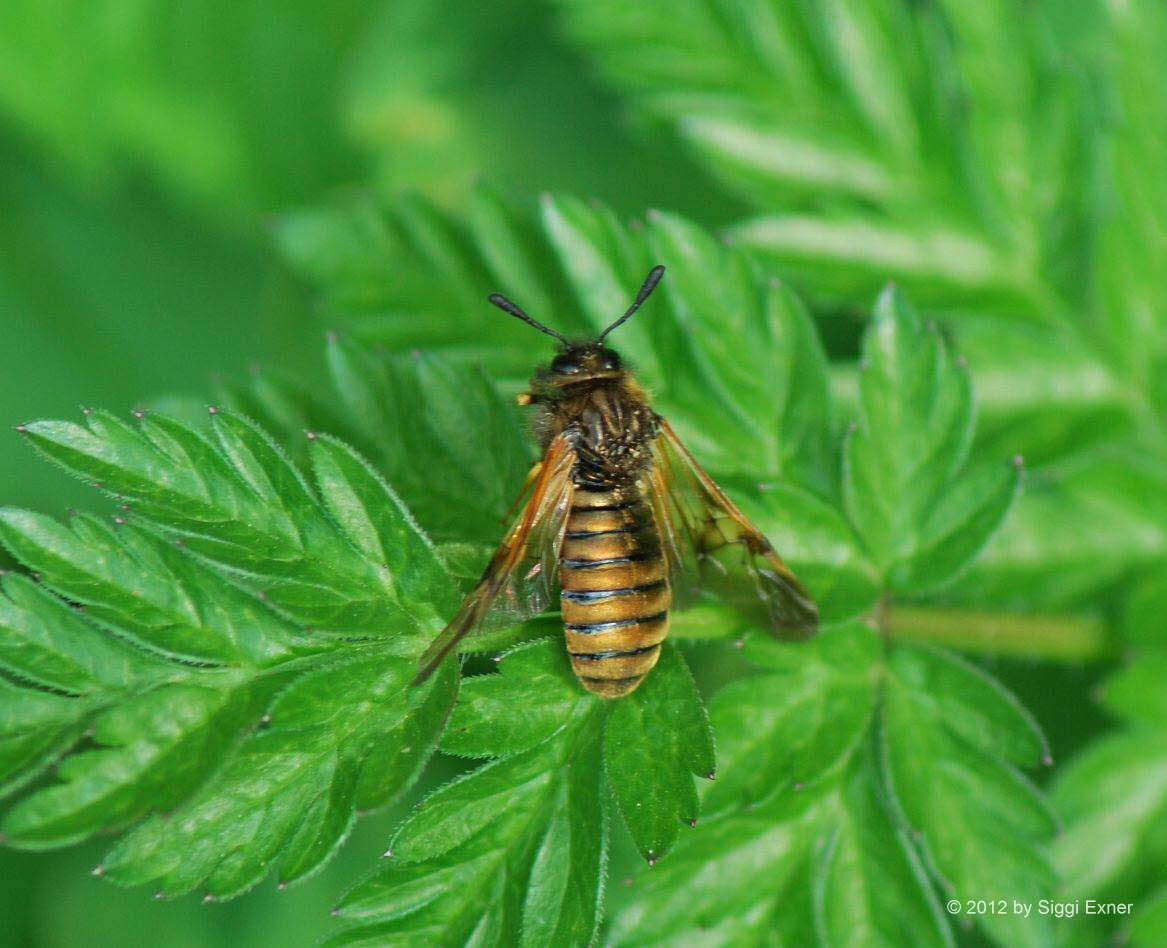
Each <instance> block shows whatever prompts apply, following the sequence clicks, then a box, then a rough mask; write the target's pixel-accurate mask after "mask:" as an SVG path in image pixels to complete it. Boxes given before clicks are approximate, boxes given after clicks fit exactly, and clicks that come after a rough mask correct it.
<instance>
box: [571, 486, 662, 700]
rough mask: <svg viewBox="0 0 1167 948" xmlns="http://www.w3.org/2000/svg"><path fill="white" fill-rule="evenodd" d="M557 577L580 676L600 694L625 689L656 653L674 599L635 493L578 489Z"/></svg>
mask: <svg viewBox="0 0 1167 948" xmlns="http://www.w3.org/2000/svg"><path fill="white" fill-rule="evenodd" d="M559 581H560V586H561V587H562V591H561V592H560V602H561V603H562V606H563V625H564V632H565V634H566V637H567V651H568V653H569V654H570V655H571V666H572V668H573V669H574V670H575V673H576V675H578V676H579V680H580V681H581V682H582V683H583V686H584V687H585V688H587V690H588V691H591V692H593V693H594V694H597V695H600V696H601V697H603V698H619V697H621V696H623V695H626V694H628V693H629V692H631V691H632V690H633V689H635V688H636V686H637V685H639V684H640V683H641V681H643V680H644V676H645V675H647V674H648V673H649V671H651V670H652V667H653V665H655V664H656V661H657V658H658V657H659V656H660V649H661V643H662V642H663V641H664V638H665V636H666V635H668V630H669V603H670V601H671V599H672V594H671V592H670V590H669V581H668V570H667V566H666V564H665V560H664V557H663V556H662V555H661V549H660V538H659V537H658V535H657V531H656V526H655V523H654V521H653V517H652V513H651V511H650V510H649V507H648V504H647V503H645V501H644V498H643V497H642V496H640V494H639V492H638V491H636V490H635V489H624V490H620V491H597V490H595V489H591V490H589V489H586V488H583V487H581V488H579V489H577V490H576V491H575V493H574V497H573V500H572V508H571V512H570V514H569V515H568V519H567V529H566V533H565V534H564V539H563V547H562V550H561V552H560V558H559Z"/></svg>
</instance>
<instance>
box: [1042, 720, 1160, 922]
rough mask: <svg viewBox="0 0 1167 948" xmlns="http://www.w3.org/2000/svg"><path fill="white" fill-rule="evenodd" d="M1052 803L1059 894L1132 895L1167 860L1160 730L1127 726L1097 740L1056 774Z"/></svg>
mask: <svg viewBox="0 0 1167 948" xmlns="http://www.w3.org/2000/svg"><path fill="white" fill-rule="evenodd" d="M1053 800H1054V803H1055V805H1056V806H1057V809H1058V813H1059V815H1060V816H1061V817H1062V818H1063V819H1064V820H1065V824H1066V830H1065V832H1064V833H1063V834H1062V835H1061V836H1060V837H1059V839H1058V841H1057V845H1056V847H1055V849H1054V858H1055V862H1056V864H1057V867H1058V870H1059V873H1060V875H1061V878H1062V888H1063V891H1065V892H1066V894H1067V895H1068V896H1070V897H1082V898H1099V897H1101V895H1102V894H1104V893H1109V892H1113V893H1114V894H1115V895H1116V896H1121V897H1122V898H1126V899H1129V898H1130V897H1131V896H1133V895H1135V894H1137V893H1138V892H1139V891H1140V889H1141V888H1142V886H1140V882H1142V881H1143V880H1147V879H1149V878H1153V877H1154V876H1153V875H1152V872H1154V873H1155V874H1157V870H1158V869H1159V867H1161V866H1162V864H1163V859H1164V858H1167V848H1165V847H1164V844H1163V839H1164V836H1163V828H1164V826H1165V825H1167V822H1165V821H1167V740H1165V739H1164V736H1163V734H1162V731H1161V729H1154V730H1151V729H1147V728H1133V729H1131V730H1129V731H1120V732H1117V733H1114V734H1110V735H1107V736H1106V737H1103V738H1102V739H1101V740H1098V741H1095V742H1094V743H1093V744H1092V745H1090V747H1088V748H1087V749H1086V750H1085V751H1084V752H1083V753H1082V754H1080V755H1078V757H1076V758H1075V759H1074V760H1073V761H1071V762H1070V764H1069V766H1068V767H1067V768H1066V769H1065V770H1063V771H1062V772H1061V774H1060V775H1059V778H1058V781H1057V784H1056V785H1055V787H1054V792H1053ZM1144 884H1145V883H1144Z"/></svg>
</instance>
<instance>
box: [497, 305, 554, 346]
mask: <svg viewBox="0 0 1167 948" xmlns="http://www.w3.org/2000/svg"><path fill="white" fill-rule="evenodd" d="M490 301H491V302H492V303H493V304H494V305H495V306H497V307H498V308H499V309H501V310H502V311H503V312H504V313H510V314H511V315H512V316H514V317H515V318H516V319H521V320H522V321H523V322H525V323H527V324H528V325H531V326H534V327H535V328H536V329H538V330H539V332H545V333H547V335H549V336H553V337H554V338H556V339H558V340H559V341H560V342H562V343H563V344H564V345H565V346H566V345H567V340H566V339H565V338H563V336H562V335H560V334H559V333H557V332H556V331H555V330H554V329H548V328H547V327H546V326H544V325H543V324H542V323H541V322H539V321H538V320H536V319H532V318H531V317H530V316H528V315H527V314H526V313H524V312H523V311H522V309H520V308H519V306H518V305H517V304H516V303H513V302H511V301H510V300H508V299H507V298H506V297H505V296H503V295H502V294H501V293H491V294H490Z"/></svg>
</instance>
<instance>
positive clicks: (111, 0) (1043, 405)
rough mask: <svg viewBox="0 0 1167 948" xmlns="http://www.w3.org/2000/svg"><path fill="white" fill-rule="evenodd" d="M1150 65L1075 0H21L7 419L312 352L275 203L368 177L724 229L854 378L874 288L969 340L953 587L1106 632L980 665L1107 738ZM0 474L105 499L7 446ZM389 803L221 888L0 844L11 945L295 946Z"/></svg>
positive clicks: (1150, 444) (1151, 403)
mask: <svg viewBox="0 0 1167 948" xmlns="http://www.w3.org/2000/svg"><path fill="white" fill-rule="evenodd" d="M1164 63H1167V29H1165V27H1164V16H1163V13H1162V10H1161V9H1159V8H1158V7H1157V6H1155V5H1153V4H1146V3H1132V4H1125V3H1124V4H1109V5H1108V4H1104V3H1101V2H1097V3H1095V2H1093V0H1082V2H1080V3H1074V4H1063V3H1056V2H1042V0H1039V2H1034V3H1025V4H1022V3H1020V2H1016V3H1011V2H1001V3H996V2H987V3H984V4H966V5H963V6H962V5H960V4H957V3H955V2H937V3H932V2H927V3H908V2H899V0H867V2H865V0H839V2H827V0H823V2H818V0H814V2H807V3H804V4H797V5H787V4H782V3H778V2H777V0H774V2H773V3H766V2H745V0H743V2H730V0H719V2H714V3H697V2H688V0H667V2H661V3H654V4H636V5H632V4H626V3H619V2H615V0H611V2H605V0H586V2H578V3H567V2H563V3H561V4H555V3H550V2H536V0H500V2H497V3H494V4H489V5H486V4H464V3H456V2H454V0H397V2H372V0H336V2H333V3H330V4H315V3H307V2H304V0H284V2H281V3H276V2H274V0H232V2H227V0H193V2H188V3H182V4H179V3H166V2H163V0H91V2H86V3H79V2H69V0H56V2H54V0H35V2H34V0H8V2H6V3H4V4H3V5H2V6H0V417H2V420H3V421H4V423H5V424H8V425H12V424H16V423H18V422H21V421H26V420H28V419H30V418H35V417H44V416H66V417H72V416H75V415H76V413H77V410H78V406H81V405H89V404H93V405H102V406H105V407H109V408H112V409H115V410H127V409H129V408H131V407H133V406H134V405H136V404H139V403H142V402H145V401H149V400H154V399H158V398H161V397H165V396H171V395H188V396H191V397H193V398H197V399H200V400H206V399H208V398H210V397H212V395H211V393H212V392H213V391H214V376H216V374H218V375H221V376H222V377H223V378H225V379H228V380H230V379H233V378H240V377H242V376H244V375H245V374H246V372H247V370H248V367H249V366H250V365H252V364H254V363H256V362H262V363H263V364H264V365H270V366H276V367H279V368H280V369H283V370H286V371H288V372H290V373H293V374H295V375H297V376H302V377H307V378H309V379H312V378H314V377H316V374H317V373H318V372H319V371H320V367H319V349H320V341H321V338H322V334H323V332H324V330H325V329H327V328H328V324H329V321H330V320H331V319H332V318H334V317H339V316H340V315H343V314H337V313H336V312H335V311H334V310H333V309H330V308H328V307H324V306H322V304H321V303H320V302H319V301H318V296H317V294H316V293H315V292H314V288H313V287H311V286H309V285H307V283H306V282H305V281H304V280H302V279H301V278H300V276H301V275H300V274H297V273H296V272H295V271H296V267H295V263H296V261H295V260H294V259H292V260H291V261H290V262H285V261H282V260H281V259H280V258H279V257H278V255H277V252H276V249H275V247H276V244H277V241H276V240H275V239H274V232H275V229H276V221H277V220H279V218H278V217H277V215H280V214H282V213H284V212H287V211H288V210H291V209H295V208H300V207H308V206H313V205H321V204H328V203H330V202H334V201H336V202H341V203H343V202H345V201H347V200H350V199H351V197H352V196H353V195H354V193H355V194H356V195H358V196H359V195H364V194H368V193H372V194H374V195H377V196H379V197H381V198H383V199H385V200H386V201H389V202H392V201H395V200H397V199H399V198H400V196H401V195H402V194H405V193H408V192H414V191H416V192H419V193H420V194H422V195H424V196H426V197H427V198H428V199H430V200H432V201H433V202H435V203H436V204H437V205H438V206H439V207H442V208H445V209H448V210H449V211H451V212H452V213H454V214H460V213H464V210H465V204H466V201H467V199H468V197H469V195H470V194H471V191H472V188H473V186H474V183H475V181H476V180H477V179H478V178H479V177H480V176H481V177H484V178H486V179H487V180H489V181H490V182H491V183H492V184H493V185H494V186H496V187H497V188H499V189H500V190H501V191H502V192H503V193H504V194H505V195H507V196H508V197H510V198H512V199H515V200H516V201H519V202H523V203H525V204H528V205H529V204H530V203H531V202H532V201H533V200H534V199H535V198H536V197H537V195H538V194H539V193H541V192H544V191H568V192H571V193H574V194H576V195H579V196H582V197H588V196H592V195H594V196H596V197H598V198H600V199H602V200H603V201H604V202H605V203H607V204H608V205H610V206H611V207H613V208H614V209H615V211H616V212H617V213H618V214H620V215H621V216H622V217H625V218H631V217H635V216H638V215H642V214H643V213H644V212H645V210H646V209H648V208H653V207H660V208H666V209H669V210H672V211H677V212H680V213H682V214H685V215H687V216H689V217H691V218H693V219H695V220H696V221H698V222H699V223H701V224H703V225H705V226H707V227H711V228H717V229H722V230H723V232H724V233H725V234H726V236H727V238H729V239H734V240H738V241H741V242H743V243H745V244H747V245H749V246H751V247H754V248H755V249H756V250H757V252H758V254H759V257H760V259H762V260H764V261H765V263H766V265H767V266H769V267H770V268H771V269H772V270H773V272H775V273H779V274H781V275H783V276H785V277H787V278H788V279H790V280H791V281H792V282H794V284H795V285H796V286H797V287H798V288H799V289H800V290H801V291H802V292H803V293H804V294H806V295H807V296H808V297H809V298H810V299H811V301H812V302H813V304H814V307H815V314H816V317H817V318H818V320H819V325H820V328H821V329H822V331H823V333H824V336H825V338H826V340H827V344H828V348H829V349H830V354H831V355H832V356H833V357H834V359H835V360H836V380H837V382H838V387H839V390H840V392H841V393H842V394H843V395H844V397H845V396H846V393H847V391H848V389H849V386H851V385H852V383H853V376H852V375H851V374H850V371H851V366H850V363H849V360H852V359H853V358H854V356H855V354H856V342H857V339H858V331H859V327H860V318H861V314H862V313H863V312H864V310H865V308H866V307H867V306H868V305H869V303H870V301H871V300H872V299H873V298H874V295H875V293H876V292H877V290H878V288H879V286H880V285H881V284H882V282H883V281H884V280H886V279H888V278H895V279H897V280H899V281H901V282H902V283H904V285H905V286H906V287H907V289H908V291H909V293H910V294H911V295H912V297H913V299H915V300H916V301H917V302H918V303H919V304H920V305H921V306H922V307H923V308H924V309H926V310H928V311H929V312H930V313H931V314H933V315H935V316H937V317H938V318H940V319H942V320H943V321H944V326H945V329H946V331H947V332H950V333H951V334H953V335H954V336H956V337H957V340H958V343H959V345H960V347H961V351H962V352H964V353H965V354H966V355H967V357H968V359H969V361H970V363H971V365H972V368H973V373H974V380H975V383H976V387H977V394H978V397H979V399H980V402H981V418H982V428H981V433H980V438H981V444H982V448H983V449H984V450H985V451H992V452H996V453H1007V454H1012V453H1023V454H1025V455H1026V457H1027V459H1029V461H1030V462H1031V466H1032V468H1033V470H1032V473H1031V475H1030V482H1029V490H1028V493H1027V495H1026V499H1025V500H1024V501H1023V503H1022V505H1021V506H1020V507H1019V509H1018V510H1017V512H1016V514H1015V517H1014V521H1013V522H1012V523H1011V526H1010V531H1011V532H1010V531H1007V532H1006V534H1005V535H1003V537H1002V538H1001V540H1000V542H998V543H996V544H995V545H994V546H993V548H992V549H991V550H990V551H989V553H988V555H987V557H986V560H985V563H984V564H983V566H982V567H981V568H980V569H979V570H978V571H977V572H975V574H972V575H970V576H969V577H967V578H966V579H965V580H964V581H962V583H961V584H960V585H959V586H958V587H957V588H956V589H955V590H953V591H952V592H951V593H950V598H952V599H954V600H955V601H957V602H958V603H960V604H961V605H964V606H973V607H977V608H981V607H990V608H1016V609H1020V610H1021V611H1023V612H1033V611H1042V610H1046V609H1048V610H1050V611H1052V612H1057V613H1062V612H1073V613H1076V614H1081V615H1086V616H1088V617H1090V618H1091V620H1092V621H1094V620H1097V621H1098V622H1099V623H1100V624H1101V627H1102V628H1104V632H1103V633H1100V635H1099V636H1098V637H1096V639H1097V640H1096V641H1095V640H1092V642H1091V643H1088V644H1087V645H1086V646H1084V647H1083V648H1082V649H1081V650H1080V651H1079V652H1077V653H1073V654H1069V655H1068V656H1067V655H1063V656H1062V657H1061V661H1060V663H1057V664H1055V663H1052V662H1048V661H1042V660H1040V659H1041V652H1042V647H1041V645H1040V644H1039V643H1038V644H1033V647H1032V648H1029V647H1028V646H1029V645H1030V644H1031V643H1027V642H1024V641H1022V642H1014V643H1012V646H1013V647H1012V648H1011V649H1009V651H1011V652H1012V653H1013V654H1014V655H1015V657H1014V658H1013V659H1009V660H1005V659H997V658H994V657H993V656H992V655H989V656H988V657H987V658H986V660H987V661H990V662H993V663H994V665H995V670H996V671H997V672H998V673H999V674H1000V675H1001V676H1002V677H1003V678H1004V679H1005V680H1006V682H1007V683H1009V684H1010V685H1011V686H1012V687H1014V688H1016V689H1017V690H1018V692H1019V693H1020V695H1021V697H1022V698H1023V700H1025V701H1026V703H1027V704H1029V706H1030V707H1032V708H1033V710H1034V711H1035V713H1036V714H1037V716H1038V717H1039V719H1040V720H1041V722H1042V724H1043V725H1044V726H1045V727H1046V728H1047V729H1048V730H1049V731H1050V733H1051V739H1052V743H1053V745H1054V747H1055V751H1056V753H1057V756H1058V758H1059V761H1060V760H1061V759H1063V758H1068V757H1070V756H1071V755H1072V753H1073V752H1074V751H1076V750H1078V749H1079V748H1081V747H1082V746H1083V745H1085V744H1086V743H1087V742H1088V741H1089V740H1090V738H1091V737H1092V736H1094V735H1096V734H1098V733H1099V732H1101V731H1102V730H1104V729H1105V728H1106V727H1107V726H1108V723H1107V718H1106V717H1105V716H1104V714H1103V713H1102V712H1100V711H1099V710H1097V709H1096V708H1095V707H1094V705H1093V704H1092V702H1091V700H1090V695H1091V693H1092V689H1093V688H1094V685H1095V684H1096V682H1097V681H1098V680H1099V678H1100V677H1101V676H1102V675H1103V674H1105V673H1106V672H1107V671H1108V670H1110V669H1111V668H1113V667H1114V665H1115V662H1116V661H1117V660H1118V659H1119V658H1120V657H1121V656H1123V655H1125V656H1128V657H1129V656H1130V655H1132V654H1135V655H1137V654H1138V651H1137V650H1138V648H1140V647H1148V646H1149V647H1153V648H1160V647H1162V646H1164V645H1165V644H1167V636H1164V634H1163V632H1162V621H1161V618H1160V617H1161V615H1162V613H1161V611H1159V610H1157V609H1156V608H1153V607H1152V606H1146V605H1145V603H1148V602H1149V603H1152V604H1154V603H1156V602H1163V601H1167V595H1164V593H1163V590H1164V589H1167V583H1164V582H1163V579H1162V577H1163V576H1164V575H1167V572H1165V567H1164V563H1165V562H1167V523H1164V522H1163V521H1162V519H1161V518H1160V519H1156V518H1159V517H1160V514H1159V512H1158V507H1161V506H1162V505H1161V502H1152V503H1149V504H1148V503H1145V502H1143V500H1145V499H1146V498H1151V500H1152V501H1154V497H1155V496H1156V492H1157V491H1158V489H1159V486H1160V485H1161V484H1162V481H1161V479H1160V480H1155V479H1154V476H1153V475H1152V474H1147V475H1146V478H1144V479H1143V480H1139V478H1140V477H1143V473H1142V472H1143V471H1144V468H1150V467H1154V465H1155V464H1156V463H1157V462H1156V459H1162V458H1163V457H1164V456H1167V448H1165V445H1167V434H1165V432H1167V423H1165V422H1164V414H1165V411H1164V409H1165V406H1167V382H1164V381H1163V380H1164V378H1167V329H1165V324H1164V311H1165V309H1167V287H1165V281H1164V280H1163V273H1164V272H1167V271H1164V269H1163V267H1164V265H1165V264H1167V254H1165V252H1164V245H1165V243H1167V238H1165V236H1164V225H1163V221H1164V220H1167V199H1165V197H1167V185H1165V184H1164V181H1163V178H1162V169H1163V168H1164V167H1167V121H1165V118H1167V85H1165V82H1164V77H1165V74H1167V73H1165V70H1167V67H1165V65H1164ZM289 256H292V257H294V254H290V255H289ZM393 277H394V275H393V274H386V281H387V282H392V280H393ZM1131 458H1137V459H1138V460H1137V463H1133V462H1130V459H1131ZM1128 462H1129V463H1128ZM1161 469H1162V468H1160V469H1159V470H1160V471H1161ZM1132 477H1133V478H1134V479H1135V481H1137V483H1135V482H1133V481H1132V480H1131V478H1132ZM0 488H2V496H0V502H3V503H7V504H17V505H22V506H29V507H34V508H38V509H42V510H46V511H48V512H51V513H60V512H63V511H64V510H65V508H68V507H71V506H83V505H92V501H91V500H90V498H89V495H88V492H87V491H85V490H84V489H83V488H82V487H81V486H80V485H78V484H75V483H73V482H71V481H70V480H69V479H68V478H67V477H65V476H64V475H61V474H59V473H57V472H54V471H53V470H51V469H50V468H49V467H48V466H47V465H45V464H44V463H43V462H40V461H38V460H37V459H35V458H34V457H33V456H32V455H31V454H30V453H29V452H28V451H27V450H26V449H25V447H24V446H23V445H21V444H20V443H19V439H18V438H16V437H15V436H14V435H12V436H8V437H4V438H0ZM1140 498H1143V500H1140ZM1156 503H1158V507H1156ZM1149 508H1155V509H1152V510H1151V511H1150V513H1148V512H1147V511H1148V509H1149ZM0 565H2V564H0ZM1055 573H1056V575H1057V578H1056V579H1053V580H1051V579H1050V578H1049V577H1050V576H1053V575H1055ZM1132 589H1135V590H1136V591H1137V595H1136V601H1137V602H1140V603H1144V606H1141V607H1140V608H1141V609H1142V611H1141V612H1140V611H1138V610H1129V609H1128V608H1127V606H1126V603H1127V600H1128V597H1129V594H1130V591H1131V590H1132ZM1132 616H1133V617H1132ZM1123 636H1126V638H1125V639H1124V638H1123ZM1124 649H1126V651H1125V652H1124ZM1055 651H1056V650H1055ZM1067 658H1068V659H1069V660H1067ZM393 822H394V814H392V813H389V814H380V815H378V816H376V817H374V818H373V819H371V820H369V821H367V822H365V823H362V825H361V828H360V829H359V830H358V832H357V834H356V835H355V836H354V839H353V840H352V842H351V843H350V844H349V845H348V846H346V847H345V849H344V851H343V852H342V854H341V856H340V858H339V859H338V860H337V861H336V862H334V863H333V864H332V865H330V867H329V868H328V870H327V871H326V872H325V873H324V874H323V875H322V876H321V877H320V878H318V879H317V880H314V881H313V882H312V883H311V884H309V885H307V886H305V887H303V888H301V889H298V890H297V891H295V892H294V893H287V894H283V895H280V894H276V893H274V892H272V891H270V890H268V889H265V890H264V891H262V892H255V893H252V894H251V895H249V896H247V897H246V898H244V899H241V900H239V901H238V902H236V903H233V904H231V905H227V906H211V907H204V906H201V905H199V904H198V903H197V901H196V900H193V899H187V900H181V901H179V902H176V903H173V904H170V903H166V904H155V903H153V902H151V901H150V900H149V899H148V897H147V896H146V895H145V894H144V893H141V892H136V891H134V892H121V891H118V890H115V889H113V888H112V887H109V886H101V885H99V884H98V883H97V882H96V881H95V880H93V879H91V878H90V877H89V875H88V871H87V870H88V869H89V868H90V867H91V866H92V865H94V864H95V863H96V861H97V857H98V854H99V853H100V852H101V850H102V845H101V844H100V843H99V844H97V845H96V846H93V845H91V846H87V847H83V848H81V849H78V850H73V851H68V852H64V853H61V854H52V855H48V854H44V855H29V854H15V853H11V852H3V853H0V880H2V881H0V919H2V923H0V943H4V944H12V945H52V946H66V945H67V946H74V945H130V944H144V943H149V944H156V945H225V944H232V945H240V944H244V945H252V944H254V945H271V944H304V943H308V942H309V941H310V940H311V938H312V937H313V936H314V935H315V934H316V933H320V932H323V931H324V930H325V928H326V926H327V921H328V918H327V908H328V907H329V904H330V900H331V899H333V898H335V897H336V894H337V893H338V892H339V891H340V890H341V889H342V888H343V886H344V885H345V884H346V883H347V882H349V881H351V880H352V879H354V878H355V877H356V876H357V875H359V873H360V872H361V871H362V870H363V869H364V868H365V867H367V866H368V865H369V861H370V859H371V858H372V856H373V855H374V854H375V853H377V852H379V851H380V849H381V848H382V847H381V845H379V844H380V843H382V842H383V841H384V838H385V836H386V834H387V832H388V828H389V827H390V826H391V825H392V824H393ZM1155 851H1156V852H1157V851H1158V850H1155ZM1161 883H1162V880H1161V878H1158V879H1157V878H1150V879H1143V880H1142V882H1141V883H1140V885H1143V886H1144V888H1145V890H1146V891H1153V890H1154V888H1155V886H1157V885H1161ZM1082 943H1084V944H1085V943H1088V942H1082Z"/></svg>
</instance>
